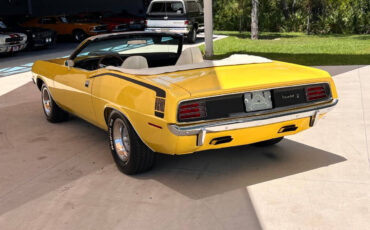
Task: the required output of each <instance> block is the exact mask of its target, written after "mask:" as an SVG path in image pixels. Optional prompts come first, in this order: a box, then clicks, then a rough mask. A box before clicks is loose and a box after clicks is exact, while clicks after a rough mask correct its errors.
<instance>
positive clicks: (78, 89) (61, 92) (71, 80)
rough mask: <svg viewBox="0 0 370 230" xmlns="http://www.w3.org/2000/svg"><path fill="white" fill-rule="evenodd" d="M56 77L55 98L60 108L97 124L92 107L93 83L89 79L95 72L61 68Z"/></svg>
mask: <svg viewBox="0 0 370 230" xmlns="http://www.w3.org/2000/svg"><path fill="white" fill-rule="evenodd" d="M57 68H60V69H59V70H57V71H56V72H58V73H59V74H57V75H56V76H55V77H54V90H53V91H54V92H53V97H54V99H55V101H56V102H57V103H60V106H61V107H63V108H65V109H67V110H68V111H69V112H72V113H73V114H75V115H77V116H79V117H81V118H83V119H84V120H87V121H89V122H91V123H94V122H95V120H96V119H95V112H94V110H93V106H92V97H91V92H92V83H93V82H92V81H93V79H89V78H90V77H91V76H92V75H93V74H94V73H95V71H88V70H85V69H81V68H75V67H67V66H66V65H64V66H59V67H57Z"/></svg>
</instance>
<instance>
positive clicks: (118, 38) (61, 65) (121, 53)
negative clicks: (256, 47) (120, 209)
mask: <svg viewBox="0 0 370 230" xmlns="http://www.w3.org/2000/svg"><path fill="white" fill-rule="evenodd" d="M182 46H183V36H182V35H178V34H171V33H153V32H131V33H117V34H107V35H99V36H95V37H91V38H89V39H87V40H85V41H84V42H82V43H81V44H80V46H79V47H78V48H77V49H76V50H75V51H74V52H73V53H72V54H71V55H70V57H68V58H60V59H53V60H48V61H37V62H35V64H34V66H33V68H32V71H33V80H34V82H35V84H36V85H37V87H38V88H39V89H40V90H41V95H42V97H41V98H42V105H43V110H44V112H45V115H46V118H47V120H49V121H50V122H61V121H66V120H68V117H69V114H74V115H76V116H78V117H80V118H82V119H84V120H86V121H88V122H90V123H92V124H94V125H96V126H98V127H100V128H102V129H104V130H107V131H108V135H109V144H110V149H111V151H112V155H113V158H114V160H115V162H116V164H117V166H118V168H119V169H120V170H121V171H122V172H124V173H126V174H136V173H140V172H143V171H146V170H149V169H151V168H152V167H153V165H154V162H155V156H156V153H162V154H172V155H180V154H189V153H194V152H199V151H204V150H210V149H219V148H227V147H232V146H242V145H249V144H256V145H258V146H268V145H273V144H277V143H278V142H280V141H281V140H283V138H284V137H285V136H288V135H293V134H297V133H299V132H302V131H304V130H306V129H309V128H310V127H313V126H315V125H316V124H317V122H318V121H319V119H320V118H321V117H323V116H324V115H325V114H326V113H327V112H328V111H329V110H331V109H332V108H333V107H334V106H335V105H336V104H337V103H338V96H337V92H336V88H335V85H334V82H333V80H332V78H331V76H330V75H329V74H328V73H327V72H325V71H322V70H318V69H314V68H309V67H304V66H299V65H295V64H288V63H283V62H279V61H272V60H269V59H266V58H262V57H256V56H250V55H232V56H230V57H229V58H226V59H223V60H218V61H208V60H204V59H203V56H202V53H201V51H200V50H199V48H197V47H195V48H188V49H185V50H183V49H182V48H183V47H182ZM225 157H226V156H225Z"/></svg>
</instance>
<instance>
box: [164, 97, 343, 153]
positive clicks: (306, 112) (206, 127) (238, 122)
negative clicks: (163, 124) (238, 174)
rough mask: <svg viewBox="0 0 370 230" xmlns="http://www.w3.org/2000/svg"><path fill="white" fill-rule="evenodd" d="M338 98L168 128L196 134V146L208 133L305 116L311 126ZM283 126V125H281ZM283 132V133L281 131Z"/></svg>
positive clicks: (172, 130)
mask: <svg viewBox="0 0 370 230" xmlns="http://www.w3.org/2000/svg"><path fill="white" fill-rule="evenodd" d="M338 102H339V101H338V99H334V100H333V101H331V102H330V103H326V104H320V105H316V106H311V107H306V108H301V109H295V110H289V111H284V112H279V113H273V114H267V115H260V116H252V117H246V118H236V119H229V120H223V121H215V122H207V123H202V124H195V125H184V126H180V125H177V124H170V125H168V128H169V130H170V132H171V133H172V134H174V135H176V136H179V137H185V136H196V137H197V138H196V146H203V145H204V143H205V139H206V136H207V135H208V134H214V133H222V132H229V131H233V130H241V129H246V128H255V127H262V126H267V125H271V124H277V123H284V122H288V121H293V120H299V119H303V118H310V122H309V127H313V126H315V124H316V123H317V121H318V120H319V117H320V116H322V115H324V114H326V113H327V112H329V111H330V110H331V109H333V107H334V106H336V105H337V104H338ZM281 128H283V127H281ZM281 134H283V133H281Z"/></svg>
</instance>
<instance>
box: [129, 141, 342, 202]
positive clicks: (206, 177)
mask: <svg viewBox="0 0 370 230" xmlns="http://www.w3.org/2000/svg"><path fill="white" fill-rule="evenodd" d="M343 161H346V159H345V158H343V157H341V156H338V155H336V154H333V153H329V152H326V151H324V150H321V149H317V148H314V147H311V146H307V145H304V144H301V143H298V142H295V141H291V140H288V139H287V140H284V141H283V142H281V143H280V144H278V145H276V146H272V147H266V148H257V147H253V146H242V147H235V148H228V149H221V150H212V151H205V152H200V153H196V154H193V155H184V156H165V155H159V156H158V159H157V165H156V168H155V169H154V170H153V171H151V172H148V173H146V174H142V175H138V176H136V178H139V179H144V180H145V179H151V180H157V181H158V182H160V183H162V184H164V185H166V186H168V187H170V188H172V189H173V190H176V191H177V192H179V193H181V194H183V195H185V196H187V197H189V198H191V199H203V198H206V197H209V196H214V195H217V194H221V193H225V192H228V191H232V190H235V189H240V188H245V187H247V186H250V185H254V184H258V183H263V182H266V181H270V180H275V179H279V178H282V177H287V176H291V175H295V174H298V173H304V172H307V171H310V170H314V169H318V168H321V167H326V166H329V165H333V164H337V163H340V162H343Z"/></svg>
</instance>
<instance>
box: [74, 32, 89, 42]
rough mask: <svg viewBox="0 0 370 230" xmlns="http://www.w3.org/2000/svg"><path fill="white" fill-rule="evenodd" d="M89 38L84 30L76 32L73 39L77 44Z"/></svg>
mask: <svg viewBox="0 0 370 230" xmlns="http://www.w3.org/2000/svg"><path fill="white" fill-rule="evenodd" d="M86 37H87V35H86V33H85V31H83V30H76V31H75V32H74V33H73V39H74V40H75V41H77V42H82V41H83V40H85V38H86Z"/></svg>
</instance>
